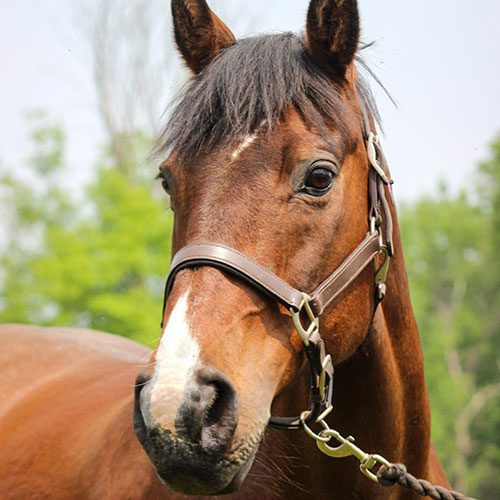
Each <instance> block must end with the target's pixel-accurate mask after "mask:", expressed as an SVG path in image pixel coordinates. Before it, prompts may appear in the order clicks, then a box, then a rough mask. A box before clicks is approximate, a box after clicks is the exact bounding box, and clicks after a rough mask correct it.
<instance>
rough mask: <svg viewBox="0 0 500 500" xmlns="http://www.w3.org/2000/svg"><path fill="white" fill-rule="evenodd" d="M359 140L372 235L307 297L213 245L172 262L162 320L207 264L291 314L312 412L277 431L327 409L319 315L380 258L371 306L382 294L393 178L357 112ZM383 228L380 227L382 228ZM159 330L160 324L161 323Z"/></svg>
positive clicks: (274, 421)
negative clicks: (307, 370) (176, 294)
mask: <svg viewBox="0 0 500 500" xmlns="http://www.w3.org/2000/svg"><path fill="white" fill-rule="evenodd" d="M361 118H362V130H363V138H364V140H365V145H366V148H367V155H368V161H369V173H368V199H369V225H370V231H369V232H368V234H367V235H366V237H365V238H364V240H363V241H362V242H361V243H360V244H359V245H358V246H357V247H356V248H355V249H354V250H353V252H352V253H351V254H350V255H349V256H348V257H347V258H346V259H345V260H344V262H343V263H342V264H341V265H340V266H339V267H338V268H337V269H336V270H335V271H334V272H333V273H332V274H331V275H330V276H328V278H326V280H325V281H323V283H321V284H320V285H319V286H318V287H317V288H316V290H314V291H312V292H311V293H309V294H305V293H304V292H302V291H299V290H297V289H296V288H294V287H292V286H291V285H289V284H288V283H287V282H286V281H284V280H283V279H281V278H280V277H279V276H276V275H275V274H274V273H273V272H271V271H270V270H269V269H266V268H265V267H263V266H261V265H260V264H259V263H258V262H256V261H254V260H253V259H251V258H250V257H248V256H246V255H244V254H243V253H241V252H239V251H238V250H235V249H233V248H229V247H226V246H224V245H217V244H213V243H205V244H195V245H188V246H186V247H184V248H182V249H180V250H179V251H178V252H177V253H176V255H175V256H174V258H173V259H172V263H171V267H170V273H169V275H168V278H167V284H166V288H165V298H164V304H163V316H164V314H165V308H166V303H167V299H168V297H169V295H170V292H171V291H172V287H173V285H174V281H175V278H176V276H177V274H178V273H179V272H180V271H182V270H183V269H187V268H198V267H202V266H210V267H215V268H218V269H221V270H223V271H225V272H228V273H230V274H232V275H234V276H236V277H238V278H239V279H241V280H242V281H244V282H245V283H247V284H248V285H249V286H251V287H253V288H255V289H257V290H258V291H260V292H261V293H263V294H265V295H267V296H269V297H271V298H272V299H273V300H276V301H277V302H279V303H281V304H283V305H284V306H286V307H287V308H288V309H289V310H290V312H291V313H292V317H293V319H294V324H295V327H296V329H297V331H298V332H299V335H300V337H301V340H302V342H303V344H304V352H305V354H306V357H307V359H308V361H309V364H310V366H311V387H310V392H311V398H310V399H311V401H310V409H309V411H308V412H304V414H303V415H302V416H301V417H285V418H283V417H273V418H271V419H270V421H269V425H270V426H271V427H274V428H278V429H299V428H301V427H302V424H303V423H305V424H307V425H309V424H312V423H314V422H315V421H316V419H317V418H318V417H319V416H320V415H322V414H323V415H326V414H327V412H329V411H330V410H331V400H332V389H333V387H332V377H333V366H332V364H331V358H330V356H327V355H326V353H325V347H324V342H323V340H322V339H321V337H320V335H319V317H320V316H321V315H322V314H323V313H324V311H325V309H326V308H327V307H328V306H329V305H330V304H331V303H332V302H333V301H334V300H335V299H337V298H338V297H339V296H340V295H341V294H342V292H344V291H345V290H346V288H348V287H349V285H350V284H351V283H353V282H354V281H355V280H356V278H357V277H358V276H359V275H360V274H361V273H362V272H363V271H364V270H365V269H366V268H367V267H368V266H369V265H370V264H371V263H375V262H376V259H377V256H378V255H380V254H384V263H383V264H382V266H381V268H380V269H379V270H378V271H377V272H376V275H375V284H376V294H375V308H374V312H375V310H376V308H377V306H378V305H379V303H380V302H381V300H382V299H383V297H384V296H385V280H386V277H387V270H388V264H389V260H390V258H391V257H392V256H393V245H392V216H391V212H390V207H389V204H388V202H387V198H386V189H388V190H389V193H390V185H391V184H392V180H391V178H390V173H389V170H388V168H387V163H386V160H385V157H384V154H383V152H382V149H381V147H380V144H379V142H378V138H377V136H376V135H375V134H374V133H373V132H372V131H371V124H370V120H369V117H368V113H367V111H366V109H365V108H364V106H362V108H361ZM382 226H384V227H383V228H382ZM304 312H306V313H307V316H308V317H309V320H310V322H311V324H310V326H309V327H308V328H307V329H306V328H304V327H303V326H302V319H301V317H303V316H304V314H303V313H304ZM162 328H163V323H162Z"/></svg>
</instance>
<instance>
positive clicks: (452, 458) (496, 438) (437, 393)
mask: <svg viewBox="0 0 500 500" xmlns="http://www.w3.org/2000/svg"><path fill="white" fill-rule="evenodd" d="M492 152H493V156H492V158H491V159H490V160H489V161H488V162H486V163H485V164H484V165H483V166H482V167H481V169H480V170H479V173H478V176H479V182H478V185H479V188H478V190H477V192H473V193H471V194H469V195H466V194H465V193H460V194H459V195H455V196H452V195H450V194H449V193H448V192H447V191H446V189H442V190H441V192H440V193H439V194H438V195H437V196H432V197H431V196H428V197H424V198H422V199H420V200H418V201H417V202H416V203H414V204H411V205H406V206H403V209H402V215H401V230H402V234H403V241H404V243H405V256H406V260H407V264H408V272H409V276H410V286H411V291H412V300H413V306H414V310H415V314H416V316H417V320H418V323H419V328H420V333H421V339H422V344H423V347H424V352H425V358H426V374H427V384H428V388H429V392H430V397H431V406H432V414H433V439H434V443H435V445H436V448H437V450H438V453H439V455H440V457H441V458H442V460H443V462H444V465H445V470H446V471H447V473H448V475H449V477H450V479H451V481H452V482H453V483H454V485H455V486H456V487H457V488H461V489H463V490H464V491H468V492H469V493H470V494H474V495H476V496H478V497H479V498H493V497H498V496H499V495H500V478H498V475H496V474H493V473H492V471H493V470H500V410H499V408H500V386H499V385H498V384H499V383H500V354H499V352H500V351H499V348H500V313H499V306H500V300H499V299H500V296H499V293H498V283H499V282H500V275H499V270H498V253H497V250H496V249H497V248H498V242H500V224H499V223H498V220H497V219H498V218H499V213H500V212H499V209H500V142H497V143H495V144H494V145H493V147H492ZM473 200H480V201H477V202H476V201H473ZM493 492H494V493H495V494H493Z"/></svg>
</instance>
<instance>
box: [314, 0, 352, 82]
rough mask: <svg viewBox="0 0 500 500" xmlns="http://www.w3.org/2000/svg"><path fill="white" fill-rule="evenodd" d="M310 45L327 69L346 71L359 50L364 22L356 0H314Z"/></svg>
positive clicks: (317, 58) (342, 72) (316, 57)
mask: <svg viewBox="0 0 500 500" xmlns="http://www.w3.org/2000/svg"><path fill="white" fill-rule="evenodd" d="M306 32H307V47H308V50H309V52H310V53H311V54H312V55H313V57H314V58H315V59H316V60H317V61H318V62H319V63H320V64H322V65H323V66H325V67H326V68H327V69H331V70H334V71H336V72H340V73H341V74H342V75H345V71H346V69H347V67H348V66H349V64H350V63H351V62H352V61H353V59H354V56H355V55H356V51H357V50H358V44H359V37H360V22H359V12H358V2H357V1H356V0H311V3H310V5H309V11H308V13H307V28H306Z"/></svg>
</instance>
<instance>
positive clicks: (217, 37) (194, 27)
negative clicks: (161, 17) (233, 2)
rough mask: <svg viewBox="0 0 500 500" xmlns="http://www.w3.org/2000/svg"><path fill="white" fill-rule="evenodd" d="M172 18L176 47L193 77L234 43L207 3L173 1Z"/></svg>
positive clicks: (182, 0) (234, 40) (233, 39)
mask: <svg viewBox="0 0 500 500" xmlns="http://www.w3.org/2000/svg"><path fill="white" fill-rule="evenodd" d="M172 16H173V18H174V34H175V41H176V43H177V47H178V48H179V51H180V53H181V54H182V57H183V58H184V61H185V62H186V64H187V65H188V66H189V68H190V69H191V70H192V71H194V73H196V74H198V73H200V71H202V70H203V69H204V68H205V67H206V66H208V65H209V64H210V63H211V62H212V61H213V59H214V58H215V57H216V56H217V55H218V54H219V53H220V52H222V51H223V50H224V49H227V48H228V47H230V46H231V45H233V44H234V43H235V42H236V39H235V38H234V35H233V34H232V33H231V31H230V30H229V28H228V27H227V26H226V25H225V24H224V23H223V22H222V21H221V20H220V19H219V18H218V17H217V16H216V15H215V14H214V13H213V12H212V11H211V10H210V7H209V6H208V4H207V2H206V0H172Z"/></svg>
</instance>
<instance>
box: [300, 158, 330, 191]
mask: <svg viewBox="0 0 500 500" xmlns="http://www.w3.org/2000/svg"><path fill="white" fill-rule="evenodd" d="M334 180H335V173H334V172H333V170H331V169H329V168H327V167H326V166H323V165H321V166H320V165H318V166H317V167H315V168H313V169H312V170H311V171H310V172H309V173H308V175H307V178H306V180H305V183H304V188H303V190H304V191H305V192H306V193H307V194H310V195H312V196H322V195H324V194H326V193H327V192H328V191H330V189H331V188H332V186H333V181H334Z"/></svg>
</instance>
